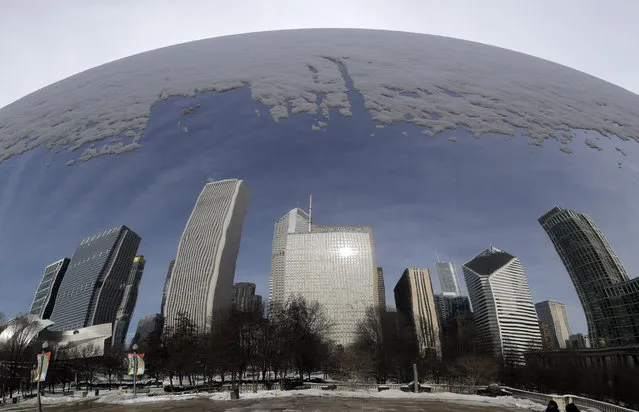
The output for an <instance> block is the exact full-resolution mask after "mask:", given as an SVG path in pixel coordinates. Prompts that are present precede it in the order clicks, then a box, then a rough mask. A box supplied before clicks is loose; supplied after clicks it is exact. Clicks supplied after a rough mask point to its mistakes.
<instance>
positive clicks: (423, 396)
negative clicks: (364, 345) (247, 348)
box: [97, 389, 545, 411]
mask: <svg viewBox="0 0 639 412" xmlns="http://www.w3.org/2000/svg"><path fill="white" fill-rule="evenodd" d="M306 396H321V397H325V398H367V399H375V398H378V399H415V400H431V401H445V402H452V403H462V404H469V405H486V406H489V405H495V406H503V407H507V408H514V407H517V408H522V409H528V410H533V411H543V410H545V405H541V404H538V403H535V402H532V401H529V400H526V399H515V398H513V397H510V396H508V397H500V398H489V397H484V396H479V395H462V394H455V393H447V392H444V393H420V394H414V393H409V392H402V391H397V390H388V391H383V392H377V391H363V390H361V391H323V390H320V389H307V390H302V391H277V390H274V391H258V392H255V393H254V392H242V393H241V394H240V398H241V399H262V400H263V399H272V398H291V397H306ZM187 399H210V400H215V401H225V400H230V394H229V392H219V393H214V394H205V393H200V394H187V395H161V396H146V395H141V396H138V397H137V398H134V397H133V395H119V394H117V393H112V394H108V395H105V396H101V397H100V399H99V400H98V401H97V402H99V403H110V404H132V403H154V402H167V401H178V400H187Z"/></svg>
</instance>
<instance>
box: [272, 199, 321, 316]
mask: <svg viewBox="0 0 639 412" xmlns="http://www.w3.org/2000/svg"><path fill="white" fill-rule="evenodd" d="M310 224H311V222H310V217H309V215H308V214H307V213H306V212H305V211H303V210H302V209H299V208H295V209H292V210H290V211H289V212H288V213H287V214H285V215H284V216H282V218H281V219H280V220H278V221H277V223H276V224H275V229H274V231H273V251H272V259H271V278H270V281H269V290H268V299H269V305H270V304H280V305H283V304H284V303H285V300H286V293H285V288H284V279H285V272H286V240H287V237H288V235H289V234H294V233H309V231H310V228H309V225H310Z"/></svg>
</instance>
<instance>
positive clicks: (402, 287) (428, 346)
mask: <svg viewBox="0 0 639 412" xmlns="http://www.w3.org/2000/svg"><path fill="white" fill-rule="evenodd" d="M394 292H395V306H396V307H397V311H398V312H400V313H401V314H403V315H404V318H405V319H407V320H408V321H409V322H410V327H411V329H412V331H413V333H414V334H415V337H416V338H417V345H418V348H419V352H420V354H421V355H422V356H424V355H427V354H432V355H435V356H437V357H441V342H440V339H439V321H438V320H437V309H436V307H435V294H434V293H433V285H432V283H431V281H430V273H429V272H428V269H422V268H408V269H406V270H404V273H403V274H402V276H401V277H400V278H399V281H398V282H397V285H395V289H394Z"/></svg>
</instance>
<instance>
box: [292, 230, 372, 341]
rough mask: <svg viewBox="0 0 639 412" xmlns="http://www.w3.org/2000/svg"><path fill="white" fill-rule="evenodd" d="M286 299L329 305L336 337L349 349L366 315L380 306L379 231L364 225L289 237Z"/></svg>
mask: <svg viewBox="0 0 639 412" xmlns="http://www.w3.org/2000/svg"><path fill="white" fill-rule="evenodd" d="M284 274H285V276H284V296H285V297H286V296H291V295H301V296H302V297H304V298H305V299H306V300H307V301H309V302H313V301H317V302H319V303H320V304H321V305H323V306H324V309H325V311H326V315H327V317H328V319H329V320H330V321H331V322H332V323H333V328H332V331H331V338H332V339H334V340H335V341H336V342H337V343H338V344H341V345H348V344H350V343H352V342H353V341H354V339H355V336H356V329H357V324H358V323H359V322H360V321H361V320H362V319H364V316H365V314H366V310H367V309H368V308H369V307H371V306H374V305H376V304H377V300H376V291H377V288H378V284H377V282H376V277H377V265H376V264H375V251H374V246H373V231H372V229H371V228H369V227H360V226H352V227H345V226H328V227H315V226H314V227H313V230H312V231H311V232H306V233H288V234H287V235H286V248H285V266H284Z"/></svg>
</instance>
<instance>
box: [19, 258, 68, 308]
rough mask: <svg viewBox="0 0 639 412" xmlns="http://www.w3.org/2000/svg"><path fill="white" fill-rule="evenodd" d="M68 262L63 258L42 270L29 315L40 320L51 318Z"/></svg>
mask: <svg viewBox="0 0 639 412" xmlns="http://www.w3.org/2000/svg"><path fill="white" fill-rule="evenodd" d="M69 262H70V259H69V258H64V259H60V260H58V261H57V262H53V263H51V264H50V265H48V266H47V267H46V268H44V275H42V280H40V284H39V285H38V289H36V293H35V295H34V296H33V302H32V303H31V309H30V310H29V313H30V314H31V315H36V316H39V317H40V318H42V319H49V318H50V317H51V312H53V307H54V306H55V300H56V298H57V296H58V290H59V289H60V284H61V283H62V279H63V278H64V274H65V273H66V272H67V268H68V267H69Z"/></svg>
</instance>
